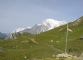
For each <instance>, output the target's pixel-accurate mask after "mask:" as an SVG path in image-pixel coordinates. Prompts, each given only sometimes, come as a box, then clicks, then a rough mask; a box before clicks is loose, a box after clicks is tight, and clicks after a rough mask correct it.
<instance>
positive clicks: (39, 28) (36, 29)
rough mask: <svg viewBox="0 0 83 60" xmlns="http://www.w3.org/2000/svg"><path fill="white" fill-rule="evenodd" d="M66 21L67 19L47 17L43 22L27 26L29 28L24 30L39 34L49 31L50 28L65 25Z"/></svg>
mask: <svg viewBox="0 0 83 60" xmlns="http://www.w3.org/2000/svg"><path fill="white" fill-rule="evenodd" d="M66 23H67V22H66V21H57V20H54V19H46V20H44V21H43V22H42V23H41V24H36V25H35V26H33V27H32V28H30V29H29V28H27V29H25V30H23V32H29V33H32V34H39V33H41V32H45V31H48V30H50V29H53V28H55V27H59V26H61V25H64V24H66Z"/></svg>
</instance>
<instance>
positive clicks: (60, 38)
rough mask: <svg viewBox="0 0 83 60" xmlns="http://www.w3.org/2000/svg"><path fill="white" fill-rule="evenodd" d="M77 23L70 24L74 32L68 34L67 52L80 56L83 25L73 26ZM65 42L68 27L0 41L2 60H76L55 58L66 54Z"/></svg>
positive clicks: (82, 43) (82, 19)
mask: <svg viewBox="0 0 83 60" xmlns="http://www.w3.org/2000/svg"><path fill="white" fill-rule="evenodd" d="M81 21H83V17H81ZM75 22H76V21H75ZM75 22H71V23H69V29H71V30H72V32H71V31H69V34H68V48H67V52H68V53H69V54H72V55H74V56H75V55H76V56H80V54H81V53H82V52H83V40H80V36H83V24H82V23H80V24H78V25H77V24H76V25H73V24H75ZM76 23H77V22H76ZM65 40H66V25H64V26H60V27H57V28H55V29H52V30H50V31H47V32H43V33H40V34H37V35H28V34H24V35H22V36H21V37H19V36H18V38H17V39H15V40H4V39H0V60H38V59H39V60H76V59H65V58H64V59H63V58H61V59H56V58H55V57H54V56H56V55H57V54H59V53H63V52H64V50H65ZM47 58H48V59H47ZM77 60H79V59H77Z"/></svg>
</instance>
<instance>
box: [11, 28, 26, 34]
mask: <svg viewBox="0 0 83 60" xmlns="http://www.w3.org/2000/svg"><path fill="white" fill-rule="evenodd" d="M24 29H25V28H18V29H16V30H15V31H12V33H17V32H20V31H23V30H24Z"/></svg>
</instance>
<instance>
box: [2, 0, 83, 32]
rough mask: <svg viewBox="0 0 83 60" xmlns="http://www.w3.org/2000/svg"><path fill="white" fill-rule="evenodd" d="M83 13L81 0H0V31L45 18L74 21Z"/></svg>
mask: <svg viewBox="0 0 83 60" xmlns="http://www.w3.org/2000/svg"><path fill="white" fill-rule="evenodd" d="M82 15H83V0H0V32H11V31H13V30H15V29H17V28H26V27H28V26H31V27H32V26H34V25H35V24H38V23H41V22H42V21H43V20H45V19H47V18H52V19H55V20H66V21H68V22H70V21H74V20H76V19H77V18H79V17H81V16H82Z"/></svg>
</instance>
